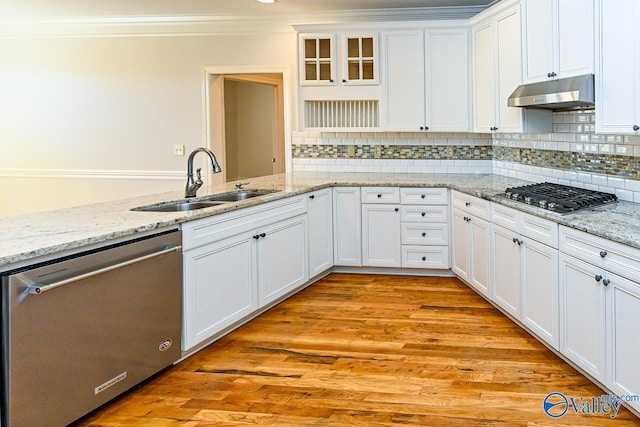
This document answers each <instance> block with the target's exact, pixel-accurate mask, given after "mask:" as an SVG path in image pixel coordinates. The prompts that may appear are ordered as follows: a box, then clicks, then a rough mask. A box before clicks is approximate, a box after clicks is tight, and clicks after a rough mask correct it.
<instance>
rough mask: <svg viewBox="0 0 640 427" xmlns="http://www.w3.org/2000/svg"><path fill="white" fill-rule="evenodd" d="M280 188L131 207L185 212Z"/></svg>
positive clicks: (148, 210) (233, 192)
mask: <svg viewBox="0 0 640 427" xmlns="http://www.w3.org/2000/svg"><path fill="white" fill-rule="evenodd" d="M278 191H279V190H237V191H231V192H229V193H220V194H212V195H211V196H208V197H203V198H201V199H199V200H197V201H196V200H194V201H191V202H190V201H188V200H174V201H171V202H165V203H159V204H155V205H149V206H140V207H137V208H133V209H131V210H132V211H137V212H184V211H192V210H195V209H204V208H209V207H211V206H218V205H222V204H225V203H228V202H239V201H241V200H246V199H251V198H253V197H260V196H264V195H267V194H271V193H277V192H278Z"/></svg>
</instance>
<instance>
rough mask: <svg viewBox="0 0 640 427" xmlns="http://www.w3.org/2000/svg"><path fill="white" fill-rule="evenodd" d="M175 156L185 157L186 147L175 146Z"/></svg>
mask: <svg viewBox="0 0 640 427" xmlns="http://www.w3.org/2000/svg"><path fill="white" fill-rule="evenodd" d="M173 155H174V156H184V145H183V144H177V145H174V146H173Z"/></svg>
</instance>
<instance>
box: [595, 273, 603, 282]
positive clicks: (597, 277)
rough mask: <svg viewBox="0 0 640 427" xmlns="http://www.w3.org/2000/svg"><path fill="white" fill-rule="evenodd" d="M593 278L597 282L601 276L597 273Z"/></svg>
mask: <svg viewBox="0 0 640 427" xmlns="http://www.w3.org/2000/svg"><path fill="white" fill-rule="evenodd" d="M594 279H596V282H599V281H601V280H602V276H601V275H599V274H596V277H594Z"/></svg>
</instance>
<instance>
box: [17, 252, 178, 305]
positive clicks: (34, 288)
mask: <svg viewBox="0 0 640 427" xmlns="http://www.w3.org/2000/svg"><path fill="white" fill-rule="evenodd" d="M181 249H182V246H169V247H167V248H166V249H164V250H162V251H159V252H154V253H152V254H149V255H144V256H141V257H138V258H134V259H130V260H129V261H124V262H121V263H119V264H114V265H110V266H108V267H104V268H100V269H98V270H94V271H90V272H88V273H85V274H80V275H79V276H74V277H70V278H68V279H64V280H61V281H59V282H54V283H51V284H49V285H38V284H34V285H30V286H29V287H28V288H27V292H29V294H31V295H40V294H42V293H45V292H49V291H51V290H53V289H56V288H60V287H62V286H65V285H68V284H71V283H74V282H77V281H80V280H84V279H88V278H89V277H93V276H97V275H99V274H103V273H107V272H109V271H113V270H117V269H119V268H122V267H126V266H128V265H131V264H137V263H139V262H142V261H146V260H148V259H151V258H155V257H159V256H161V255H165V254H168V253H170V252H175V251H179V250H181Z"/></svg>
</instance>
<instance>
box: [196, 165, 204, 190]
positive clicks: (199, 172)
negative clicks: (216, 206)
mask: <svg viewBox="0 0 640 427" xmlns="http://www.w3.org/2000/svg"><path fill="white" fill-rule="evenodd" d="M196 176H197V177H198V179H197V180H196V184H197V185H198V187H200V186H201V185H202V184H204V183H203V182H202V168H198V169H196Z"/></svg>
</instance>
